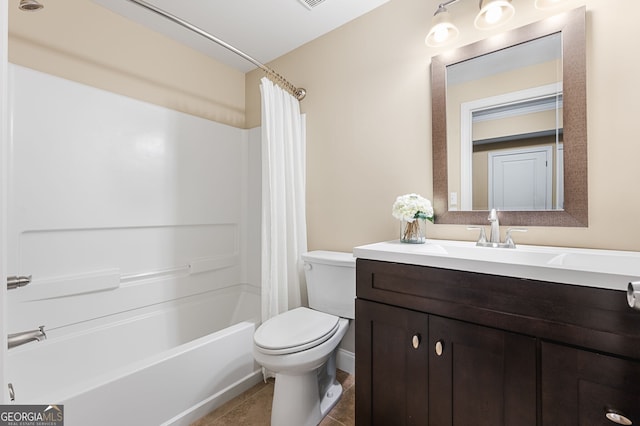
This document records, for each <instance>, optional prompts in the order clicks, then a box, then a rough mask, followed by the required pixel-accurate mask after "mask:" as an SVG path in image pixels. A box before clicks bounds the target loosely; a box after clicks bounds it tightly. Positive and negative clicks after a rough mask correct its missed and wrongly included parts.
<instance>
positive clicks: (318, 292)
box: [253, 251, 356, 426]
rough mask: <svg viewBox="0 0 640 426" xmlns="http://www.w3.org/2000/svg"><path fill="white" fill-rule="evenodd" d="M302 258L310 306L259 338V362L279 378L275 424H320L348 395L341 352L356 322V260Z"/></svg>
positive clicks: (322, 255)
mask: <svg viewBox="0 0 640 426" xmlns="http://www.w3.org/2000/svg"><path fill="white" fill-rule="evenodd" d="M302 260H303V261H304V270H305V277H306V280H307V293H308V295H309V307H308V308H306V307H301V308H295V309H292V310H290V311H287V312H284V313H282V314H279V315H276V316H275V317H273V318H270V319H268V320H267V321H265V322H264V323H263V324H262V325H261V326H260V327H258V329H257V330H256V332H255V334H254V337H253V342H254V344H253V356H254V358H255V360H256V362H257V363H258V364H260V365H262V366H263V367H264V368H266V369H267V370H270V371H272V372H274V373H275V375H276V379H275V388H274V393H273V403H272V411H271V425H272V426H289V425H290V426H307V425H308V426H316V425H317V424H318V423H320V421H321V420H322V419H323V418H324V417H325V416H326V415H327V413H329V411H331V408H333V406H334V405H335V404H336V403H337V402H338V400H339V399H340V397H341V396H342V386H341V385H340V383H338V381H337V380H336V354H337V349H338V345H339V344H340V341H341V340H342V338H343V337H344V335H345V333H346V332H347V329H348V328H349V320H350V319H353V318H355V297H356V278H355V259H354V258H353V255H352V254H351V253H341V252H331V251H312V252H309V253H305V254H303V255H302Z"/></svg>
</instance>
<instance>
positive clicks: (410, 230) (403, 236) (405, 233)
mask: <svg viewBox="0 0 640 426" xmlns="http://www.w3.org/2000/svg"><path fill="white" fill-rule="evenodd" d="M400 241H401V242H403V243H409V244H424V243H425V242H426V241H427V220H426V219H413V222H408V221H406V220H403V221H401V225H400Z"/></svg>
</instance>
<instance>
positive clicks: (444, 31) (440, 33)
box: [433, 25, 449, 43]
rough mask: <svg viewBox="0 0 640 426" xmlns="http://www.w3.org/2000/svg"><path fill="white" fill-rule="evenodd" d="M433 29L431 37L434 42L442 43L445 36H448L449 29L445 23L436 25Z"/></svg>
mask: <svg viewBox="0 0 640 426" xmlns="http://www.w3.org/2000/svg"><path fill="white" fill-rule="evenodd" d="M433 30H434V31H433V39H434V40H435V41H436V42H438V43H442V42H443V41H445V40H446V39H447V38H449V29H448V28H447V26H446V25H438V26H437V27H436V28H434V29H433Z"/></svg>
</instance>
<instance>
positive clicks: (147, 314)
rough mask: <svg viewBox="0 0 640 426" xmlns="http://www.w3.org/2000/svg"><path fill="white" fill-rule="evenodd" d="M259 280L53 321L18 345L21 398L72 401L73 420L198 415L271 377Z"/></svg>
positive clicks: (160, 421) (14, 366) (12, 378)
mask: <svg viewBox="0 0 640 426" xmlns="http://www.w3.org/2000/svg"><path fill="white" fill-rule="evenodd" d="M259 315H260V296H259V290H257V289H256V288H254V287H251V286H248V285H237V286H232V287H228V288H224V289H221V290H215V291H211V292H208V293H204V294H198V295H194V296H190V297H184V298H181V299H177V300H173V301H171V302H168V303H164V304H160V305H158V306H149V307H145V308H143V309H137V310H135V311H134V312H130V313H121V314H120V315H119V316H116V317H115V318H114V317H113V316H112V317H109V318H103V319H99V320H96V321H92V322H91V325H90V326H88V325H87V324H77V325H75V326H72V327H65V329H64V330H51V331H49V332H48V333H47V334H48V339H47V340H45V341H43V342H37V343H36V342H34V343H30V344H27V345H24V346H21V347H19V348H15V349H12V350H10V351H9V353H8V360H7V361H8V362H7V376H8V381H9V382H10V383H12V384H13V387H14V389H15V403H16V404H64V415H65V425H66V426H85V425H92V426H101V425H105V426H107V425H109V426H111V425H113V424H122V425H150V426H157V425H188V424H189V423H190V422H193V421H195V420H196V419H198V418H200V417H202V416H204V415H206V414H207V413H208V412H210V411H212V410H213V409H215V408H216V407H218V406H219V405H221V404H223V403H224V402H226V401H227V400H229V399H231V398H233V397H234V396H236V395H238V394H239V393H241V392H243V391H244V390H246V389H248V388H249V387H251V386H253V385H254V384H256V383H258V382H259V381H260V380H262V374H261V371H260V367H259V366H258V365H257V364H256V363H255V362H254V360H253V356H252V344H253V333H254V330H255V327H256V324H257V322H258V321H259Z"/></svg>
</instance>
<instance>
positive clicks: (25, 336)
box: [7, 325, 47, 349]
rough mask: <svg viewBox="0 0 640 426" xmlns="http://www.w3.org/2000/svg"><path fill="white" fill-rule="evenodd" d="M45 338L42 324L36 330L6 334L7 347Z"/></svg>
mask: <svg viewBox="0 0 640 426" xmlns="http://www.w3.org/2000/svg"><path fill="white" fill-rule="evenodd" d="M46 338H47V335H46V334H45V332H44V325H41V326H40V327H39V328H38V329H37V330H30V331H23V332H21V333H14V334H9V335H8V336H7V343H8V346H9V349H11V348H15V347H16V346H21V345H24V344H25V343H29V342H40V341H42V340H44V339H46Z"/></svg>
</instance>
